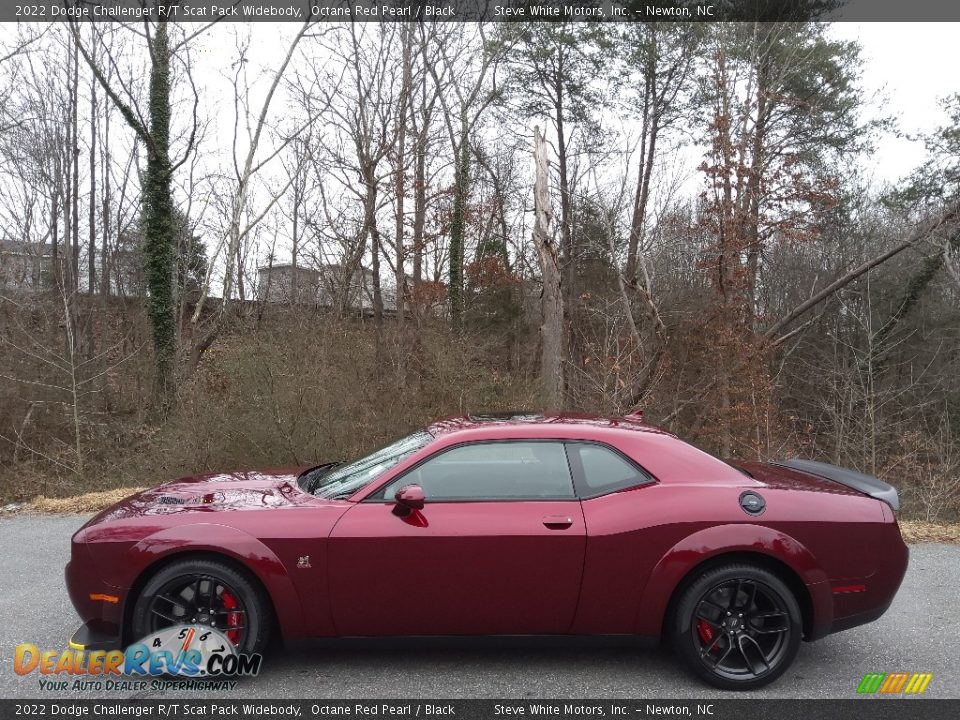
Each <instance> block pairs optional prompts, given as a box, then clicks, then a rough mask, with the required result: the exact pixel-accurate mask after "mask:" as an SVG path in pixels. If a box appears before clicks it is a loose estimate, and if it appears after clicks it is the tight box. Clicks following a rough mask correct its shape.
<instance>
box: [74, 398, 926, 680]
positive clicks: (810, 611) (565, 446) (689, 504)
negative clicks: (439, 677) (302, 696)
mask: <svg viewBox="0 0 960 720" xmlns="http://www.w3.org/2000/svg"><path fill="white" fill-rule="evenodd" d="M897 508H898V499H897V493H896V490H894V488H892V487H891V486H889V485H887V484H885V483H883V482H881V481H879V480H877V479H876V478H872V477H869V476H866V475H862V474H860V473H856V472H853V471H851V470H845V469H842V468H838V467H835V466H832V465H827V464H824V463H818V462H812V461H806V460H791V461H784V462H777V463H743V464H740V465H738V466H737V467H734V466H732V465H729V464H727V463H725V462H722V461H721V460H718V459H716V458H714V457H713V456H711V455H709V454H707V453H705V452H702V451H700V450H698V449H696V448H694V447H692V446H691V445H688V444H687V443H685V442H683V441H682V440H680V439H679V438H677V437H676V436H674V435H672V434H671V433H668V432H665V431H663V430H660V429H657V428H655V427H653V426H650V425H647V424H644V423H643V421H642V418H641V417H640V416H639V415H628V416H627V417H624V418H601V417H593V416H582V415H572V414H553V415H549V414H548V415H513V416H483V417H475V416H467V417H457V418H451V419H447V420H442V421H439V422H437V423H435V424H433V425H431V426H430V427H429V428H427V429H426V430H423V431H420V432H415V433H413V434H412V435H409V436H407V437H404V438H402V439H400V440H398V441H396V442H395V443H393V444H391V445H388V446H387V447H384V448H382V449H381V450H378V451H377V452H375V453H373V454H371V455H368V456H367V457H364V458H361V459H359V460H356V461H355V462H351V463H346V464H345V463H330V464H327V465H320V466H318V467H314V468H308V469H299V470H297V469H294V470H286V471H276V470H271V471H256V472H235V473H223V474H211V475H202V476H198V477H191V478H186V479H183V480H179V481H176V482H172V483H168V484H166V485H161V486H159V487H155V488H153V489H150V490H147V491H145V492H142V493H140V494H138V495H134V496H132V497H130V498H127V499H126V500H124V501H122V502H120V503H119V504H117V505H115V506H113V507H112V508H109V509H108V510H106V511H104V512H102V513H100V514H99V515H97V516H96V517H94V518H93V519H92V520H90V521H89V522H88V523H87V524H86V525H84V526H83V528H81V529H80V530H79V531H78V532H77V533H76V535H74V537H73V547H72V557H71V560H70V563H69V564H68V566H67V571H66V576H67V586H68V589H69V592H70V597H71V599H72V601H73V604H74V606H75V607H76V609H77V611H78V612H79V614H80V616H81V618H82V619H83V621H84V624H83V626H82V627H81V628H80V630H78V632H77V634H76V635H75V636H74V645H75V646H85V647H87V648H88V649H89V648H96V649H107V648H112V647H121V646H123V645H124V644H126V643H131V642H134V641H136V640H138V639H140V638H143V637H145V636H147V635H150V634H152V633H157V632H159V631H162V630H163V629H164V628H167V627H172V626H174V625H181V624H188V625H189V624H197V625H200V626H210V627H215V628H217V629H218V630H220V631H221V632H223V633H224V634H225V635H226V636H227V637H228V638H229V639H230V641H231V642H233V643H234V645H236V646H237V649H238V650H239V651H243V652H259V651H261V650H262V649H263V648H264V647H265V645H266V644H267V642H268V640H269V639H270V637H271V635H275V634H277V633H279V635H280V636H282V638H283V639H284V640H287V641H293V640H306V639H347V638H371V637H393V638H405V639H406V640H405V641H406V642H411V641H412V639H413V638H416V637H423V636H433V637H436V636H448V637H450V636H452V637H459V638H464V637H466V636H475V637H476V636H485V637H486V636H502V637H509V636H553V637H557V636H560V637H571V638H572V637H591V638H596V639H599V640H600V641H601V642H610V643H613V642H620V641H631V642H632V641H638V642H644V641H649V642H656V641H658V640H660V639H663V640H666V641H669V642H670V643H672V644H673V646H674V647H675V649H676V651H677V653H678V654H679V656H680V657H681V658H682V659H683V660H684V661H685V663H686V664H687V665H688V666H689V667H690V668H691V669H692V670H693V672H695V673H696V674H697V675H699V676H700V677H701V678H703V679H704V680H706V681H707V682H710V683H712V684H714V685H716V686H719V687H722V688H734V689H740V688H744V689H745V688H751V687H758V686H760V685H763V684H765V683H768V682H770V681H772V680H774V679H775V678H777V677H778V676H780V675H781V674H782V673H783V672H784V671H785V670H786V668H787V667H788V666H789V665H790V663H791V662H792V661H793V658H794V657H795V655H796V653H797V651H798V648H799V645H800V641H801V640H802V639H806V640H816V639H818V638H821V637H823V636H825V635H827V634H829V633H833V632H837V631H839V630H844V629H846V628H850V627H853V626H855V625H860V624H863V623H867V622H870V621H872V620H875V619H876V618H878V617H880V615H882V614H883V612H884V611H885V610H886V609H887V607H888V606H889V605H890V603H891V601H892V600H893V597H894V595H895V593H896V592H897V589H898V587H899V586H900V582H901V580H902V579H903V575H904V572H905V571H906V567H907V555H908V551H907V547H906V545H905V544H904V542H903V540H902V538H901V536H900V530H899V528H898V526H897V522H896V519H895V517H894V511H895V510H897Z"/></svg>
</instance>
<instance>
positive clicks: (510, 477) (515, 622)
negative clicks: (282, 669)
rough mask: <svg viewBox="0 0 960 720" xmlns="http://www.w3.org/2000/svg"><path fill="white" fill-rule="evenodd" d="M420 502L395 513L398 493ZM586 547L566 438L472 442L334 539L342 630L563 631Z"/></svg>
mask: <svg viewBox="0 0 960 720" xmlns="http://www.w3.org/2000/svg"><path fill="white" fill-rule="evenodd" d="M410 484H416V485H420V486H421V487H422V488H423V491H424V494H425V505H424V507H423V509H422V510H420V511H416V510H415V511H412V512H410V514H408V515H406V516H401V515H400V514H398V513H397V508H396V504H395V502H394V500H393V497H394V494H395V493H396V491H397V489H399V488H400V487H404V486H406V485H410ZM585 547H586V532H585V528H584V522H583V513H582V511H581V509H580V503H579V501H578V500H577V499H576V496H575V493H574V490H573V483H572V480H571V474H570V468H569V465H568V462H567V457H566V453H565V450H564V446H563V443H562V442H558V441H557V442H555V441H536V440H525V441H500V442H474V443H468V444H463V445H458V446H454V447H449V448H445V449H442V450H439V451H438V452H437V453H435V454H433V455H431V456H430V457H428V458H427V459H426V460H424V461H423V462H421V463H419V464H418V465H416V466H415V467H413V468H411V469H409V470H408V471H406V472H404V473H403V474H402V475H401V476H399V477H397V478H394V479H392V480H390V481H389V483H388V484H386V485H385V486H384V487H383V488H381V489H380V490H379V491H378V492H376V493H374V495H373V496H372V497H370V498H367V499H366V500H364V501H363V502H360V503H357V505H356V506H355V507H353V508H351V509H350V510H348V511H347V512H346V513H345V514H344V515H343V517H342V518H341V519H340V521H339V522H338V523H337V525H336V526H335V527H334V529H333V532H332V533H331V535H330V538H329V556H328V567H329V573H330V580H329V586H330V603H331V610H332V614H333V620H334V624H335V626H336V629H337V632H338V633H339V634H340V635H344V636H353V635H495V634H555V633H565V632H568V631H569V629H570V626H571V624H572V622H573V617H574V613H575V612H576V606H577V599H578V595H579V591H580V580H581V575H582V570H583V559H584V553H585Z"/></svg>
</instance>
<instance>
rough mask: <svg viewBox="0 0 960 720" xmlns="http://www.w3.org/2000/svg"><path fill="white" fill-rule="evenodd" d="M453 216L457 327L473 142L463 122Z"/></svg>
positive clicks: (453, 288) (452, 279) (453, 317)
mask: <svg viewBox="0 0 960 720" xmlns="http://www.w3.org/2000/svg"><path fill="white" fill-rule="evenodd" d="M456 151H457V156H456V170H455V171H454V188H453V217H452V218H451V220H450V288H449V292H450V319H451V321H452V322H453V327H454V329H455V330H460V329H461V328H462V327H463V254H464V250H463V245H464V235H465V231H466V212H467V193H468V192H469V181H470V143H469V139H468V132H467V123H466V121H465V120H464V122H462V123H461V131H460V145H459V147H457V148H456Z"/></svg>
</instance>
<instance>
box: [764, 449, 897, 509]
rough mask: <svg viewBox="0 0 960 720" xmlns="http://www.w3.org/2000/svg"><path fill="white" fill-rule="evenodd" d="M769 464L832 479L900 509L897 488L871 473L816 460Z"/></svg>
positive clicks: (778, 461) (785, 461) (782, 461)
mask: <svg viewBox="0 0 960 720" xmlns="http://www.w3.org/2000/svg"><path fill="white" fill-rule="evenodd" d="M770 464H771V465H780V466H781V467H785V468H789V469H791V470H799V471H800V472H804V473H807V474H809V475H816V476H817V477H821V478H825V479H827V480H832V481H833V482H835V483H840V484H841V485H846V486H847V487H848V488H853V489H854V490H856V491H858V492H862V493H863V494H864V495H869V496H870V497H872V498H876V499H877V500H882V501H883V502H885V503H886V504H887V505H889V506H890V507H891V508H893V509H894V510H899V509H900V497H899V496H898V495H897V489H896V488H895V487H893V485H888V484H887V483H885V482H884V481H883V480H880V479H879V478H875V477H873V476H872V475H864V474H863V473H861V472H857V471H856V470H848V469H847V468H842V467H837V466H836V465H830V464H829V463H823V462H817V461H816V460H777V461H775V462H772V463H770Z"/></svg>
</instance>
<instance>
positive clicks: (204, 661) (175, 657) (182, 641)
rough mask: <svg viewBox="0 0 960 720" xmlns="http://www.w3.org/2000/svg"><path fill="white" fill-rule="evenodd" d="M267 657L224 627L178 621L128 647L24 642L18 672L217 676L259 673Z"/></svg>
mask: <svg viewBox="0 0 960 720" xmlns="http://www.w3.org/2000/svg"><path fill="white" fill-rule="evenodd" d="M262 661H263V656H262V655H259V654H247V653H239V652H237V650H236V648H235V647H234V645H233V643H232V642H230V640H229V639H228V638H227V637H226V636H225V635H223V634H222V633H221V632H219V631H218V630H215V629H213V628H209V627H205V626H196V625H194V626H190V625H174V626H173V627H168V628H163V629H162V630H159V631H157V632H155V633H153V634H151V635H148V636H147V637H145V638H143V639H142V640H140V641H138V642H135V643H133V644H132V645H130V646H129V647H128V648H127V649H126V650H107V651H104V650H92V651H91V650H64V651H57V650H45V651H41V650H40V649H39V648H38V647H37V646H36V645H33V644H30V643H23V644H20V645H17V647H16V650H15V651H14V659H13V669H14V671H15V672H16V673H17V674H18V675H27V674H29V673H32V672H38V673H39V674H40V675H44V676H50V675H67V676H78V675H86V676H101V677H102V676H108V677H109V676H119V675H126V676H129V677H137V676H141V677H143V676H147V677H157V678H159V677H177V678H211V677H236V676H251V675H256V674H257V673H259V672H260V665H261V663H262ZM55 689H59V688H55ZM62 689H66V688H62Z"/></svg>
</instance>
